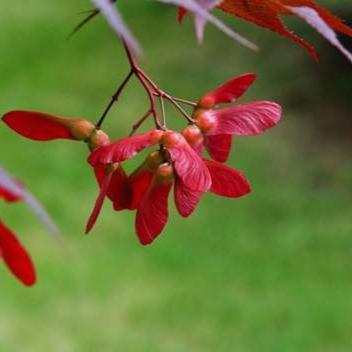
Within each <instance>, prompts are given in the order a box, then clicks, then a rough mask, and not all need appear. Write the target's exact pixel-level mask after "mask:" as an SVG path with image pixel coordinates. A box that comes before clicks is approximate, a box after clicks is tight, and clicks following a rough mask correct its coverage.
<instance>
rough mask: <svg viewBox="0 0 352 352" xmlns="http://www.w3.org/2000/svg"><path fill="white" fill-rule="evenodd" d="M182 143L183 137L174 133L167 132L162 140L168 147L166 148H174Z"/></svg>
mask: <svg viewBox="0 0 352 352" xmlns="http://www.w3.org/2000/svg"><path fill="white" fill-rule="evenodd" d="M180 141H181V135H180V134H178V133H176V132H173V131H167V132H165V133H164V136H163V138H162V141H161V143H162V144H163V145H164V146H165V147H166V148H173V147H175V146H177V144H178V143H180Z"/></svg>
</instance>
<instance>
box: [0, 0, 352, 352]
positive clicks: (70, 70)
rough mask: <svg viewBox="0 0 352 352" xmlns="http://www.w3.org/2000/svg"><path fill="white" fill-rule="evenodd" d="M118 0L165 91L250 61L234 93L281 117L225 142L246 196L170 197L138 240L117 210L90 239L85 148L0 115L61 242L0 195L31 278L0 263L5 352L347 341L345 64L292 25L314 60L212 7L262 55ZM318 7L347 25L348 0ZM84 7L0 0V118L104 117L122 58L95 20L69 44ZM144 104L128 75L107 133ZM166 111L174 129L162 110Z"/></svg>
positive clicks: (351, 208)
mask: <svg viewBox="0 0 352 352" xmlns="http://www.w3.org/2000/svg"><path fill="white" fill-rule="evenodd" d="M119 2H120V4H121V6H120V7H121V10H122V12H123V14H124V15H125V17H126V20H127V22H128V23H129V24H130V25H131V27H132V28H133V30H134V32H135V34H136V35H137V37H138V38H139V39H140V41H141V43H142V45H143V47H144V51H145V57H144V59H143V60H142V65H143V67H144V68H145V69H146V70H147V71H148V72H149V73H150V75H151V76H152V77H153V78H154V79H155V80H156V81H157V82H158V84H159V85H160V86H161V87H163V88H164V89H165V90H167V91H169V92H171V93H172V94H174V95H175V96H182V97H185V98H190V99H194V100H196V99H197V98H198V97H199V96H201V95H202V94H203V93H205V92H207V91H208V90H210V89H211V88H213V87H215V86H217V85H218V84H219V83H221V82H223V81H225V80H227V79H229V78H230V77H232V76H234V75H237V74H241V73H245V72H253V71H254V72H257V73H258V76H259V78H258V80H257V82H256V84H255V85H254V86H253V88H251V90H250V91H249V92H248V93H247V94H246V96H245V97H244V98H243V99H242V101H251V100H256V99H258V100H259V99H261V100H264V99H266V100H273V101H277V102H280V103H281V104H282V105H283V106H284V109H285V113H284V119H283V121H282V123H280V124H279V125H278V126H277V127H276V128H274V129H272V130H271V131H269V132H268V133H265V134H264V135H262V136H259V137H256V138H238V139H237V140H236V143H235V147H234V150H233V153H232V156H231V161H230V163H231V165H233V166H235V167H236V168H238V169H240V170H242V171H243V172H244V173H245V174H246V175H247V176H248V178H249V180H250V181H251V184H252V189H253V191H252V193H251V194H250V195H249V196H247V197H245V198H243V199H238V200H228V199H223V198H217V197H215V196H213V195H210V194H209V195H206V196H205V197H204V200H203V202H202V203H201V205H200V206H199V208H198V209H197V211H196V213H195V214H194V215H193V216H192V217H190V218H189V219H186V220H185V219H182V218H180V216H178V215H177V214H176V211H175V209H174V206H173V205H172V204H171V202H170V206H171V214H170V220H169V224H168V226H167V227H166V229H165V231H164V233H163V234H162V235H161V236H160V238H159V239H158V240H157V241H156V242H155V243H154V244H153V245H152V246H149V247H142V246H140V245H139V243H138V241H137V238H136V235H135V233H134V226H133V224H134V214H133V213H128V212H122V213H114V212H113V211H112V210H111V205H110V204H106V206H105V207H104V211H103V214H102V215H101V217H100V219H99V222H98V224H97V226H96V228H95V229H94V231H93V233H92V234H91V235H90V236H88V237H85V236H83V229H84V226H85V222H86V219H87V217H88V215H89V213H90V210H91V208H92V205H93V202H94V199H95V196H96V193H97V187H96V184H95V180H94V178H93V175H92V171H91V169H90V168H89V167H88V165H87V163H86V158H87V155H88V152H87V149H86V146H85V145H83V144H79V143H74V142H66V141H62V142H61V141H58V142H52V143H46V144H40V143H35V142H32V141H29V140H25V139H23V138H21V137H19V136H17V135H15V134H14V133H12V132H11V131H10V130H9V129H7V128H6V127H5V125H1V126H0V136H1V137H0V138H1V139H0V140H1V149H0V160H1V164H2V165H3V166H4V167H5V168H7V169H8V171H10V172H12V173H13V174H14V175H17V176H19V177H21V178H22V179H23V180H24V182H25V183H26V185H27V186H28V188H29V189H30V190H31V191H32V192H33V193H34V194H36V195H37V197H38V198H39V199H40V200H41V201H42V203H43V204H44V205H45V206H46V207H47V209H48V211H49V212H50V213H51V214H52V217H53V218H54V219H55V221H56V222H57V223H58V225H59V227H60V229H61V232H62V237H63V239H62V243H59V244H58V243H55V242H54V241H52V239H51V238H50V237H49V236H47V233H46V232H45V229H44V228H43V226H42V225H41V224H40V223H39V222H38V220H37V219H36V218H35V217H34V216H33V214H32V213H31V212H30V210H29V209H27V208H26V206H25V205H21V204H18V205H14V206H11V207H10V206H8V205H5V204H0V211H1V217H2V218H3V219H4V221H6V222H7V223H8V224H9V226H11V227H12V228H13V229H14V231H15V232H16V233H18V234H19V235H20V237H21V240H22V241H23V242H24V243H25V244H26V245H27V247H28V248H29V249H30V251H31V253H32V255H33V257H34V259H35V262H36V265H37V268H38V274H39V282H38V284H37V285H36V286H35V287H34V288H31V289H27V288H24V287H22V286H21V285H20V284H19V283H18V282H17V281H15V280H14V279H13V278H12V277H11V276H10V275H9V273H8V272H7V271H6V269H5V268H4V266H1V268H0V271H1V273H0V276H1V283H0V292H1V294H0V311H1V315H0V351H6V352H12V351H14V352H17V351H26V352H38V351H51V352H71V351H72V352H81V351H84V352H100V351H102V352H115V351H124V352H127V351H134V352H135V351H143V352H144V351H145V352H147V351H148V352H149V351H150V352H159V351H160V352H161V351H163V352H164V351H167V352H180V351H192V352H196V351H202V352H205V351H209V352H210V351H224V352H225V351H226V352H228V351H245V352H247V351H255V352H258V351H261V352H263V351H269V352H276V351H277V352H279V351H280V352H282V351H285V352H286V351H292V352H296V351H310V352H312V351H319V352H321V351H334V352H335V351H346V352H347V351H351V350H352V337H351V331H352V255H351V254H352V221H351V219H352V203H351V198H352V197H351V196H352V194H351V189H352V177H351V174H352V164H351V132H352V123H351V113H352V103H351V93H352V89H351V77H352V76H351V69H350V66H349V64H348V62H347V60H345V59H344V58H343V57H342V56H341V55H340V54H339V53H338V52H337V51H336V50H335V49H334V48H332V47H331V46H330V45H329V44H327V43H325V42H324V41H323V40H322V39H321V38H320V36H319V35H318V34H317V33H316V32H314V31H312V30H310V29H309V28H308V27H307V26H305V25H302V23H301V22H300V21H299V20H295V19H289V20H288V21H287V23H289V24H290V26H291V28H294V29H295V30H296V32H297V33H301V34H302V35H304V36H305V37H306V38H307V39H309V40H310V41H312V42H313V43H314V44H315V46H316V48H317V50H318V52H319V54H320V57H321V61H322V62H321V64H320V65H316V64H315V63H314V62H313V61H312V60H311V59H310V58H309V56H308V54H307V53H306V52H305V51H304V50H303V49H301V48H300V47H298V46H297V45H296V44H294V43H291V42H290V41H288V40H285V39H283V38H281V37H279V36H276V35H274V34H271V33H268V32H266V31H264V30H261V29H259V28H256V27H254V26H252V25H250V24H246V23H244V22H243V21H241V20H239V19H235V18H230V17H228V16H223V15H221V14H219V15H220V17H221V18H223V19H224V20H225V21H226V22H227V23H229V24H231V25H232V27H233V28H235V29H236V30H237V31H239V32H241V33H242V34H244V35H246V36H247V37H248V38H250V39H251V40H253V41H255V42H257V43H259V44H260V45H261V48H262V51H261V53H260V54H259V55H258V54H255V53H253V52H251V51H249V50H247V49H245V48H242V47H241V46H240V45H239V44H237V43H235V42H233V41H232V40H231V39H229V38H227V37H225V35H223V34H222V33H220V32H219V31H218V30H216V29H214V28H212V27H211V26H208V27H207V31H206V36H205V43H204V45H203V46H202V47H198V46H197V45H196V41H195V38H194V33H193V26H192V23H191V21H190V18H188V19H187V20H186V22H185V23H184V25H182V26H179V25H177V23H176V21H175V11H174V9H173V8H172V7H167V6H164V5H161V4H157V3H154V2H152V1H142V0H141V1H137V0H120V1H119ZM320 3H321V4H322V5H325V6H327V7H328V8H329V9H330V10H333V11H334V12H335V13H337V14H339V15H341V16H342V17H344V18H345V19H347V20H348V23H349V24H352V6H351V5H350V1H349V0H346V1H328V0H325V1H321V2H320ZM89 8H90V3H89V2H88V1H84V0H77V1H54V2H53V1H51V2H47V1H41V0H27V1H25V2H5V3H3V4H2V8H1V14H0V20H1V31H0V43H1V55H0V109H1V112H2V113H4V112H6V111H8V110H12V109H32V110H39V111H47V112H53V113H56V114H60V115H64V116H72V117H85V118H88V119H91V120H92V121H96V120H97V119H98V117H99V115H100V114H101V112H102V111H103V109H104V107H105V106H106V104H107V103H108V101H109V99H110V96H111V94H112V93H113V92H114V90H115V89H116V87H117V85H118V84H119V82H120V81H121V80H122V79H123V78H124V76H125V75H126V73H127V70H128V65H127V63H126V58H125V56H124V53H123V50H122V48H121V45H120V44H119V42H118V41H117V40H116V39H115V36H114V34H113V33H112V32H111V30H110V29H109V28H108V27H107V25H106V24H105V22H104V21H103V20H102V19H97V20H95V21H94V22H92V23H91V24H90V25H88V26H87V27H86V28H85V29H84V30H82V31H81V32H79V33H78V34H77V35H76V36H74V37H73V38H72V39H71V40H69V41H67V40H66V37H67V35H68V34H69V32H70V31H71V30H72V28H73V27H74V26H75V24H76V23H77V22H78V21H79V20H80V19H81V18H82V16H83V15H80V14H79V13H80V11H82V10H87V9H89ZM345 43H346V45H347V46H349V47H350V48H351V42H348V41H346V42H345ZM147 107H148V100H147V97H146V96H145V95H144V92H143V90H142V89H141V87H140V86H139V85H138V84H137V83H136V82H134V83H133V84H131V85H130V86H129V87H128V89H127V90H126V91H125V92H124V94H123V95H122V99H121V102H120V103H118V104H117V105H116V106H115V107H114V109H113V111H112V113H111V114H110V115H109V119H108V120H107V123H106V125H105V126H104V128H105V129H106V130H108V131H109V132H110V134H111V136H112V138H119V137H122V136H124V135H126V134H127V132H128V131H129V130H130V126H131V125H132V124H133V122H134V121H135V120H136V119H137V118H138V117H139V116H140V115H141V114H142V113H143V112H144V110H145V109H146V108H147ZM168 117H169V121H170V123H171V126H174V127H181V126H182V121H181V119H180V118H179V117H178V115H177V113H176V112H175V111H174V110H173V108H172V107H168ZM180 122H181V124H180ZM129 166H130V167H133V165H129Z"/></svg>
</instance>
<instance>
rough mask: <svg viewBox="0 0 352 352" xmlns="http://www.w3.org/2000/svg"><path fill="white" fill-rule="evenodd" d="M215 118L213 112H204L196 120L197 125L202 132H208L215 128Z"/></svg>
mask: <svg viewBox="0 0 352 352" xmlns="http://www.w3.org/2000/svg"><path fill="white" fill-rule="evenodd" d="M215 123H216V121H215V116H214V115H212V114H211V111H206V112H202V113H201V114H199V115H198V117H197V119H196V125H197V126H198V127H199V129H200V130H201V131H202V132H207V131H209V130H210V129H212V128H213V127H214V126H215Z"/></svg>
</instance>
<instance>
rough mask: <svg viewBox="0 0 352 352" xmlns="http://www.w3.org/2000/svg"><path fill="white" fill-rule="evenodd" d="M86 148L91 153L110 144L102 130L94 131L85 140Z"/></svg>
mask: <svg viewBox="0 0 352 352" xmlns="http://www.w3.org/2000/svg"><path fill="white" fill-rule="evenodd" d="M87 143H88V147H89V149H90V150H91V151H93V150H95V149H97V148H99V147H102V146H104V145H108V144H109V143H110V138H109V136H108V135H107V134H106V133H105V132H104V131H102V130H97V129H94V131H93V133H92V134H91V136H90V137H89V138H88V139H87Z"/></svg>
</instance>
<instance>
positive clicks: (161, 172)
mask: <svg viewBox="0 0 352 352" xmlns="http://www.w3.org/2000/svg"><path fill="white" fill-rule="evenodd" d="M173 178H174V169H173V167H172V165H170V164H168V163H164V164H161V165H160V166H159V167H158V170H157V172H156V175H155V181H156V183H158V184H160V183H168V182H171V181H172V180H173Z"/></svg>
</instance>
